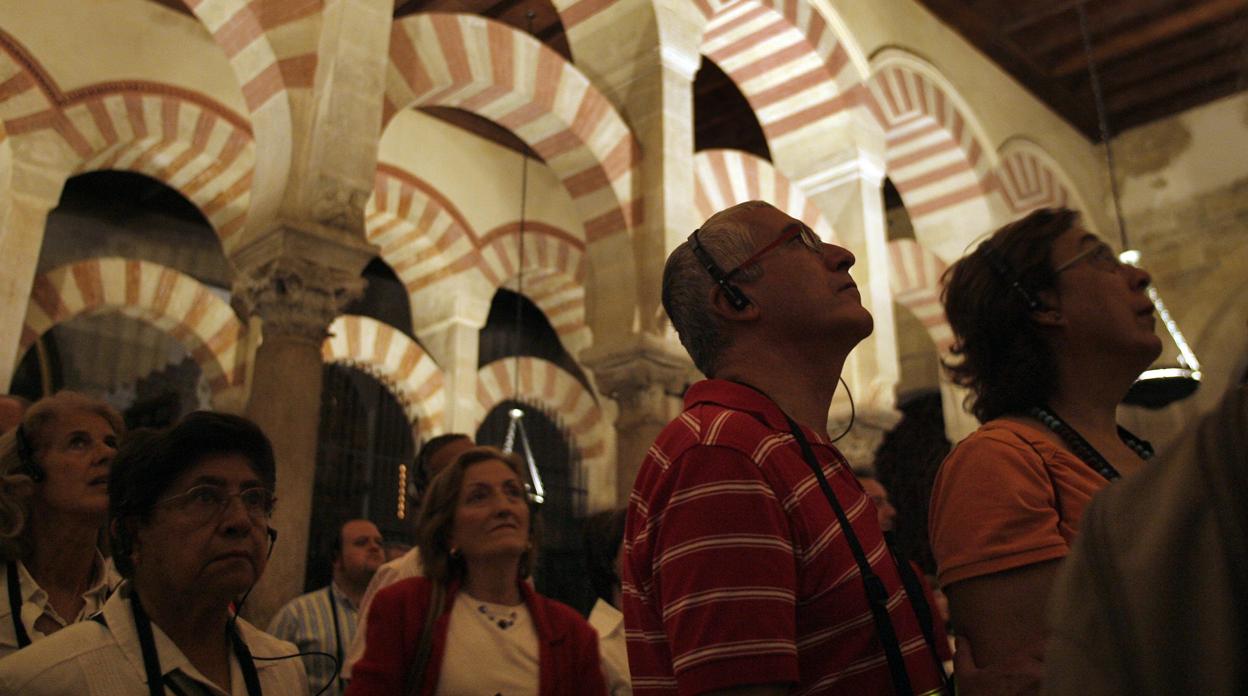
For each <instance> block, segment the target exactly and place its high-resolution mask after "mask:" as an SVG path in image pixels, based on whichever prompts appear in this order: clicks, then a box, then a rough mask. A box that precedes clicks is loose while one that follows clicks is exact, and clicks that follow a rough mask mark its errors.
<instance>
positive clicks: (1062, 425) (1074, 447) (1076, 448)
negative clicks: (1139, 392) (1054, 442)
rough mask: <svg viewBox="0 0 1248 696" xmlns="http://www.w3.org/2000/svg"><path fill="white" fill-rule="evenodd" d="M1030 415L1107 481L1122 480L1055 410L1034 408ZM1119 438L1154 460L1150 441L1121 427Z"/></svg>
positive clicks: (1120, 475)
mask: <svg viewBox="0 0 1248 696" xmlns="http://www.w3.org/2000/svg"><path fill="white" fill-rule="evenodd" d="M1028 415H1030V416H1031V417H1032V418H1035V419H1036V420H1038V421H1040V422H1041V423H1043V424H1044V426H1045V427H1046V428H1048V429H1049V430H1052V431H1053V432H1054V433H1055V434H1056V435H1057V436H1058V437H1060V438H1061V439H1062V442H1065V443H1066V446H1067V447H1069V448H1070V451H1071V452H1073V453H1074V454H1075V456H1076V457H1078V458H1079V459H1081V460H1083V462H1084V463H1085V464H1087V465H1088V466H1090V467H1092V468H1093V469H1095V470H1096V473H1098V474H1100V475H1101V477H1102V478H1104V479H1105V480H1106V481H1113V480H1114V479H1118V478H1122V474H1120V473H1118V470H1117V469H1115V468H1114V465H1113V464H1110V463H1109V460H1108V459H1106V458H1105V455H1103V454H1101V453H1100V452H1098V451H1097V450H1096V448H1095V447H1093V446H1092V443H1090V442H1088V441H1087V440H1086V439H1084V437H1083V436H1082V435H1080V434H1079V431H1078V430H1075V429H1074V428H1072V427H1071V426H1070V424H1069V423H1067V422H1066V421H1064V420H1062V418H1061V416H1058V415H1057V413H1056V412H1055V411H1054V410H1053V409H1051V408H1049V407H1047V406H1034V407H1032V408H1031V410H1030V411H1028ZM1118 437H1119V438H1121V439H1122V441H1123V442H1124V443H1125V444H1126V445H1127V446H1128V447H1130V448H1131V449H1132V450H1133V451H1134V452H1135V453H1136V455H1137V456H1138V457H1139V458H1140V459H1143V460H1144V461H1148V460H1149V459H1151V458H1152V456H1153V446H1152V445H1151V444H1149V443H1148V441H1146V440H1141V439H1140V438H1139V437H1137V436H1136V435H1135V434H1133V433H1132V432H1130V431H1129V430H1127V429H1126V428H1124V427H1122V426H1121V425H1120V426H1118Z"/></svg>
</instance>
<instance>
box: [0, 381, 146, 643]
mask: <svg viewBox="0 0 1248 696" xmlns="http://www.w3.org/2000/svg"><path fill="white" fill-rule="evenodd" d="M123 430H124V426H123V424H122V421H121V415H120V414H118V413H117V411H116V410H115V409H113V407H111V406H109V405H108V404H106V403H104V402H103V401H98V400H96V399H91V398H88V397H86V396H83V395H82V394H78V393H76V392H69V391H63V392H59V393H57V394H55V395H53V396H49V397H46V398H43V399H40V400H39V401H38V402H36V403H35V404H34V405H33V406H31V407H30V409H28V410H27V411H26V413H25V415H24V416H23V418H22V420H21V423H20V425H19V426H18V427H16V428H14V429H13V430H11V431H9V432H7V433H5V434H4V435H3V436H0V557H2V560H3V561H4V566H5V567H4V570H5V578H4V582H3V583H0V657H3V656H5V655H8V654H10V653H13V652H14V651H16V650H18V649H20V648H24V647H26V646H28V645H30V644H32V643H35V642H38V641H39V640H41V639H43V638H44V637H46V636H49V635H51V634H53V633H55V632H57V631H59V630H61V629H62V628H64V627H65V626H68V625H69V624H71V623H74V622H76V621H81V620H83V619H84V618H86V617H88V616H90V615H92V614H94V613H96V612H98V611H99V610H100V608H101V607H103V606H104V602H105V600H107V599H108V595H109V593H110V592H111V591H112V589H113V588H114V587H116V585H117V583H118V582H120V578H119V577H118V576H117V574H116V572H115V571H114V569H113V566H112V563H110V562H109V561H107V560H106V559H105V558H104V556H103V555H102V554H101V553H100V550H99V549H100V539H101V532H102V530H103V529H104V524H105V521H106V520H107V518H108V474H109V467H110V465H111V464H112V461H113V456H114V455H115V454H116V453H117V440H118V437H120V435H121V433H122V431H123Z"/></svg>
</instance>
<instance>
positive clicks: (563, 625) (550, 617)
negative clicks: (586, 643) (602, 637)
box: [533, 592, 598, 637]
mask: <svg viewBox="0 0 1248 696" xmlns="http://www.w3.org/2000/svg"><path fill="white" fill-rule="evenodd" d="M533 603H534V605H535V608H537V609H538V610H540V611H541V612H542V614H543V615H544V616H545V619H546V622H547V623H548V624H549V625H550V627H551V628H552V630H555V631H556V632H572V633H575V634H577V635H579V636H589V635H592V636H594V637H597V636H598V632H597V631H595V630H594V627H593V626H590V625H589V622H588V621H586V620H585V617H583V616H581V614H580V612H578V611H577V610H575V609H573V608H572V607H570V606H568V605H567V604H564V603H563V602H560V601H559V600H557V599H551V598H550V597H546V596H544V595H540V594H537V593H536V592H534V593H533Z"/></svg>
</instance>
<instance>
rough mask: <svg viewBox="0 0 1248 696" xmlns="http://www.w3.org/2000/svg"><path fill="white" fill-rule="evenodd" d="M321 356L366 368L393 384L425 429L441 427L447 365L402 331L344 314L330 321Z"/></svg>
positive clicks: (410, 416) (406, 409) (429, 432)
mask: <svg viewBox="0 0 1248 696" xmlns="http://www.w3.org/2000/svg"><path fill="white" fill-rule="evenodd" d="M321 356H322V357H323V358H324V359H325V362H330V363H340V364H344V365H350V366H351V367H355V368H357V369H360V370H363V371H364V372H367V373H368V374H370V375H372V376H373V377H376V378H377V379H378V380H379V381H380V382H381V383H382V384H385V385H386V386H387V387H389V389H390V390H391V392H392V393H393V394H394V396H395V398H397V399H398V401H399V403H400V404H401V405H402V406H403V411H404V413H406V414H407V417H408V420H409V421H410V422H413V423H417V424H418V425H419V426H420V432H421V433H423V434H426V435H437V434H439V433H441V432H442V429H443V423H444V422H445V415H446V388H445V378H444V376H443V374H442V369H441V368H439V367H438V366H437V365H436V364H435V363H434V362H433V358H430V357H429V355H428V354H426V353H425V351H424V350H423V349H422V348H421V347H420V345H419V344H417V343H416V342H415V341H413V340H412V339H410V338H408V337H407V336H406V335H405V334H404V333H403V332H401V331H398V330H397V329H395V328H394V327H392V326H390V325H388V324H385V323H383V322H380V321H377V320H376V319H373V318H372V317H364V316H357V315H354V314H347V315H343V316H340V317H338V318H337V319H334V323H332V324H330V326H329V338H327V339H325V342H324V343H323V344H322V345H321Z"/></svg>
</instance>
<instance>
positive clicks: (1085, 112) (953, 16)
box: [921, 0, 1097, 137]
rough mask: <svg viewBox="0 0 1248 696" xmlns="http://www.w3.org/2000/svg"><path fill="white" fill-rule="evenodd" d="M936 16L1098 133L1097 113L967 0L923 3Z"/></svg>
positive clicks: (1055, 106)
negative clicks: (998, 29)
mask: <svg viewBox="0 0 1248 696" xmlns="http://www.w3.org/2000/svg"><path fill="white" fill-rule="evenodd" d="M921 2H922V3H923V4H924V5H925V6H926V7H927V8H928V9H929V10H931V11H932V12H933V13H934V14H936V15H937V16H939V17H941V18H942V19H943V20H944V21H946V22H948V23H950V24H951V25H952V26H953V27H954V29H956V30H957V31H958V32H959V33H960V34H962V36H963V37H965V38H966V39H967V40H968V41H970V42H971V43H972V44H974V45H975V46H977V47H978V48H979V50H981V51H983V52H985V53H987V54H988V57H989V58H991V59H992V60H993V61H994V62H996V63H997V65H1000V66H1001V68H1002V69H1004V70H1005V71H1006V72H1007V73H1009V74H1010V75H1011V76H1013V77H1014V79H1015V80H1018V81H1019V82H1020V83H1022V84H1023V86H1024V87H1026V88H1027V89H1028V90H1029V91H1031V93H1032V94H1034V95H1036V97H1037V98H1039V99H1040V100H1041V101H1043V102H1045V103H1046V104H1048V105H1049V106H1050V107H1051V108H1052V109H1054V110H1056V111H1057V112H1059V113H1060V114H1061V115H1062V116H1063V117H1065V118H1066V120H1067V121H1069V122H1070V123H1071V125H1073V126H1074V127H1075V128H1077V129H1079V130H1080V131H1081V132H1083V133H1084V135H1087V136H1088V137H1094V135H1095V133H1096V132H1097V128H1096V112H1095V110H1094V109H1093V108H1092V106H1091V103H1087V104H1084V103H1082V102H1080V101H1079V100H1077V99H1075V97H1074V95H1073V94H1071V92H1070V91H1069V90H1068V89H1066V87H1065V86H1063V85H1062V84H1061V83H1059V82H1057V81H1055V80H1051V79H1048V70H1047V68H1045V67H1044V66H1041V65H1040V64H1038V63H1036V61H1035V60H1034V58H1033V57H1032V55H1031V54H1030V53H1029V52H1028V51H1025V50H1023V49H1022V48H1020V46H1019V45H1018V44H1016V43H1014V42H1013V41H1010V40H1008V39H1007V38H1005V37H1004V35H1002V34H1000V33H999V32H998V31H997V29H996V28H995V27H994V26H993V25H992V23H991V22H990V21H989V20H988V19H987V18H986V17H984V16H982V15H979V14H977V13H975V12H974V11H972V10H971V9H970V7H969V6H967V5H966V4H965V3H964V0H921Z"/></svg>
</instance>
